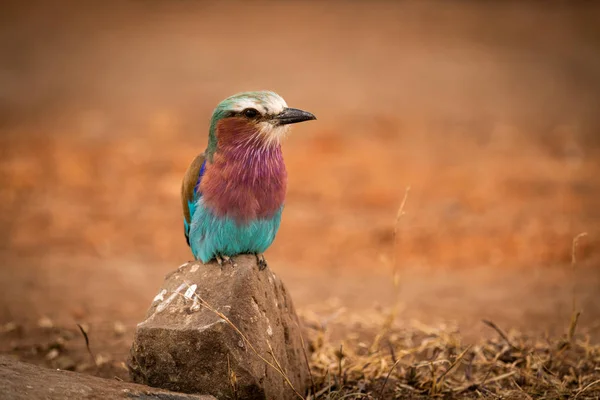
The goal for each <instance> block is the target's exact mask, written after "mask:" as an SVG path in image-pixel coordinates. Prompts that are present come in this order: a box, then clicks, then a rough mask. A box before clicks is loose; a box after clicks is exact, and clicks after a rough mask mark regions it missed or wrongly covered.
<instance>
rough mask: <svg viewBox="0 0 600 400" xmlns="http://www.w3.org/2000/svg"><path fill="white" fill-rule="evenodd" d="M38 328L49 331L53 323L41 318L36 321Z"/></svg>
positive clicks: (46, 318) (48, 319)
mask: <svg viewBox="0 0 600 400" xmlns="http://www.w3.org/2000/svg"><path fill="white" fill-rule="evenodd" d="M38 326H39V327H40V328H44V329H50V328H53V327H54V322H52V320H51V319H50V318H48V317H42V318H40V319H39V320H38Z"/></svg>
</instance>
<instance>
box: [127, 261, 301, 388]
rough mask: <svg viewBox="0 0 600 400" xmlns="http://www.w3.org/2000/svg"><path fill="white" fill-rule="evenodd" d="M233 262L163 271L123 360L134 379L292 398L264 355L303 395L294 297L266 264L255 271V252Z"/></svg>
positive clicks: (154, 384)
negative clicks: (163, 276) (232, 263)
mask: <svg viewBox="0 0 600 400" xmlns="http://www.w3.org/2000/svg"><path fill="white" fill-rule="evenodd" d="M235 262H236V264H237V265H235V266H232V265H230V264H228V263H225V264H224V265H223V266H222V267H221V266H219V265H217V264H216V263H214V262H213V263H210V264H207V265H204V264H202V263H201V262H190V263H187V264H184V265H182V266H181V267H179V269H177V271H175V272H173V273H171V274H169V275H167V277H166V279H165V282H164V284H163V286H162V288H161V289H160V290H159V291H158V294H157V295H156V297H155V298H154V301H153V303H152V305H151V307H150V309H149V310H148V313H147V315H146V320H145V321H144V322H142V323H140V324H138V326H137V329H136V332H135V338H134V342H133V345H132V347H131V355H130V358H129V360H128V365H129V369H130V373H131V377H132V379H133V381H134V382H139V383H144V384H147V385H150V386H155V387H161V388H165V389H170V390H175V391H178V392H184V393H203V394H211V395H213V396H215V397H217V398H218V399H235V398H239V399H293V398H295V397H297V396H296V395H295V393H294V391H293V390H292V388H291V387H290V386H289V385H288V384H287V383H286V380H285V379H284V377H283V376H282V375H281V374H280V373H278V372H277V370H276V369H274V368H272V367H271V366H269V365H268V364H267V362H265V360H268V362H269V363H270V364H272V365H277V363H279V365H280V366H281V368H283V370H284V371H286V375H287V377H288V379H289V381H290V382H291V384H292V385H293V387H294V388H295V389H296V391H298V392H299V393H301V394H304V393H305V391H306V387H307V378H308V369H307V368H308V367H307V365H306V360H305V357H304V354H303V348H302V342H301V340H302V339H301V328H300V325H299V321H298V317H297V316H296V312H295V310H294V306H293V304H292V299H291V298H290V296H289V294H288V293H287V291H286V289H285V287H284V285H283V283H282V282H281V281H280V280H279V278H278V277H276V276H275V274H273V273H272V272H271V270H270V269H269V268H267V269H265V270H263V271H260V270H259V269H258V266H257V263H256V257H254V256H251V255H242V256H237V257H235ZM202 300H204V301H205V302H206V304H208V305H209V306H210V307H212V308H213V309H214V310H216V311H217V312H219V313H222V315H221V316H219V315H217V314H216V313H215V312H214V311H211V310H209V309H207V308H206V307H204V306H202ZM222 316H224V317H226V318H227V319H228V320H229V321H231V323H232V324H233V325H235V326H236V327H237V328H238V329H239V330H240V332H241V333H242V334H243V335H244V336H245V338H246V339H247V340H246V339H244V338H242V336H241V335H240V333H238V332H236V330H235V329H234V328H233V327H232V326H231V325H230V324H229V323H228V322H227V321H226V320H225V319H223V318H222ZM269 346H270V347H269ZM253 349H254V350H253ZM271 349H272V354H273V355H271ZM257 353H258V354H260V356H262V357H263V358H264V359H265V360H263V359H261V358H260V357H259V356H258V355H257ZM273 356H274V357H275V359H276V360H277V361H274V359H273Z"/></svg>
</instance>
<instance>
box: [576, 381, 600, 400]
mask: <svg viewBox="0 0 600 400" xmlns="http://www.w3.org/2000/svg"><path fill="white" fill-rule="evenodd" d="M599 383H600V379H598V380H597V381H594V382H592V383H590V384H589V385H587V386H586V387H584V388H582V389H581V390H580V391H578V392H577V393H575V397H573V400H576V399H577V398H578V397H579V396H580V395H581V394H583V393H584V392H585V391H587V390H589V389H591V388H592V387H593V386H594V385H597V384H599Z"/></svg>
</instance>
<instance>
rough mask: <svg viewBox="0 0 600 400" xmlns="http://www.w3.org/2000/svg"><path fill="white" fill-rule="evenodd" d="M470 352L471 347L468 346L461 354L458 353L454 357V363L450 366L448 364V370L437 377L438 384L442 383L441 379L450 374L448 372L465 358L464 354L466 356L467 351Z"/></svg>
mask: <svg viewBox="0 0 600 400" xmlns="http://www.w3.org/2000/svg"><path fill="white" fill-rule="evenodd" d="M469 350H471V346H468V347H467V348H466V349H464V350H463V352H462V353H460V354H459V355H458V357H456V360H454V362H453V363H452V364H450V366H449V367H448V369H446V370H445V371H444V372H443V373H442V374H441V375H440V376H439V377H438V379H437V380H438V383H439V384H441V383H442V382H443V379H444V377H445V376H446V375H448V374H449V373H450V371H452V370H453V369H454V368H455V367H456V366H457V365H458V363H459V362H460V361H461V360H462V359H463V358H464V357H465V354H467V351H469Z"/></svg>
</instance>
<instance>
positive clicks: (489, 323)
mask: <svg viewBox="0 0 600 400" xmlns="http://www.w3.org/2000/svg"><path fill="white" fill-rule="evenodd" d="M481 322H483V323H484V324H486V325H487V326H489V327H490V328H492V329H493V330H495V331H496V332H498V335H500V337H501V338H502V339H504V341H505V342H506V344H508V345H509V346H510V347H511V348H513V349H516V348H517V347H516V346H515V345H513V344H512V342H511V341H510V339H509V338H508V336H507V335H506V334H505V333H504V332H503V331H502V329H500V328H499V327H498V325H496V324H495V323H493V322H492V321H489V320H487V319H483V320H481Z"/></svg>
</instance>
